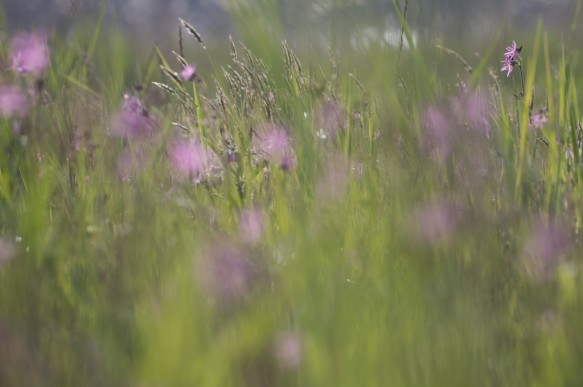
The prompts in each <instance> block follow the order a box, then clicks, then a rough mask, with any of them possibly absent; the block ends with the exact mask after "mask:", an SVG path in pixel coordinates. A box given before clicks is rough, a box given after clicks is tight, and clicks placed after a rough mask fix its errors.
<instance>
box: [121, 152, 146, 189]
mask: <svg viewBox="0 0 583 387" xmlns="http://www.w3.org/2000/svg"><path fill="white" fill-rule="evenodd" d="M147 160H148V156H147V153H146V152H145V150H144V149H141V148H137V149H135V150H133V151H132V150H131V149H129V148H126V149H124V150H123V152H122V153H121V155H120V156H119V158H118V159H117V175H118V177H119V178H120V179H121V180H122V181H124V182H129V181H132V179H133V178H134V176H135V175H136V172H139V170H140V169H141V167H142V166H143V165H144V163H146V162H147Z"/></svg>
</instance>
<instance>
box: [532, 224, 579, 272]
mask: <svg viewBox="0 0 583 387" xmlns="http://www.w3.org/2000/svg"><path fill="white" fill-rule="evenodd" d="M572 247H573V239H572V237H571V235H570V233H569V230H568V229H567V227H565V226H564V225H563V224H562V223H558V222H556V221H555V222H551V223H550V224H544V223H542V222H540V223H539V224H538V225H536V227H535V228H534V230H533V232H532V234H531V236H530V238H529V239H528V240H527V241H526V243H525V244H524V248H523V253H522V258H523V262H524V264H525V266H526V270H527V274H528V275H529V276H530V277H531V278H532V279H534V280H545V279H549V278H550V276H551V275H552V273H553V270H554V269H555V268H556V266H557V265H558V264H559V262H560V258H561V257H562V256H563V255H564V254H566V253H567V252H569V250H570V249H571V248H572Z"/></svg>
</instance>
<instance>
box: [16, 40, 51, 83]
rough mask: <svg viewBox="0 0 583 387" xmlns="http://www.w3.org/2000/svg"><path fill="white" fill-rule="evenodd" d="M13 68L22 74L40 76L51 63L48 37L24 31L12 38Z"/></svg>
mask: <svg viewBox="0 0 583 387" xmlns="http://www.w3.org/2000/svg"><path fill="white" fill-rule="evenodd" d="M10 50H11V56H12V68H13V69H14V70H16V71H18V72H19V73H21V74H32V75H34V76H36V77H38V76H40V75H41V74H42V73H43V71H45V69H46V68H47V67H48V65H49V49H48V47H47V39H46V36H45V35H44V34H40V33H22V34H19V35H16V36H14V37H13V38H12V39H11V40H10Z"/></svg>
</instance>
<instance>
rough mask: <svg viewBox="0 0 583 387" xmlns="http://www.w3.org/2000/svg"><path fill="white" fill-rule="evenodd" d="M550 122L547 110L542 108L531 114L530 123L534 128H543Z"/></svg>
mask: <svg viewBox="0 0 583 387" xmlns="http://www.w3.org/2000/svg"><path fill="white" fill-rule="evenodd" d="M547 122H549V118H548V117H547V115H546V111H545V110H543V109H540V110H539V111H538V112H536V113H535V114H533V115H532V116H530V124H531V125H532V127H533V128H534V129H542V128H544V127H545V125H546V124H547Z"/></svg>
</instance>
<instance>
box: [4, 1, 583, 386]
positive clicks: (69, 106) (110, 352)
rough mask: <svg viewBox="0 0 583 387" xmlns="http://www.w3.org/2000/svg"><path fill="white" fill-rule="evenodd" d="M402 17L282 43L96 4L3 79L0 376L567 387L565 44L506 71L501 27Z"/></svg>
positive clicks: (575, 235)
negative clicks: (481, 30)
mask: <svg viewBox="0 0 583 387" xmlns="http://www.w3.org/2000/svg"><path fill="white" fill-rule="evenodd" d="M271 11H274V10H271ZM271 11H270V12H271ZM274 12H275V11H274ZM274 14H276V12H275V13H274ZM274 14H272V13H268V14H267V16H265V17H266V18H273V17H274ZM242 15H243V16H242V17H244V14H242ZM405 19H406V18H405V17H404V16H403V15H401V22H402V25H403V27H404V39H407V40H408V45H407V47H408V48H403V49H401V50H399V49H398V48H391V47H386V46H382V45H380V44H379V45H378V46H370V47H367V48H363V49H361V50H355V49H353V48H349V47H348V48H342V47H338V48H337V50H331V51H330V52H329V53H323V54H322V53H321V52H320V53H314V52H312V53H311V54H310V55H308V54H305V56H302V54H301V52H304V50H306V47H302V46H300V47H299V48H297V50H294V48H293V47H292V45H291V44H288V43H286V42H283V43H282V42H280V41H277V40H276V39H274V38H273V37H271V36H268V34H267V33H266V31H265V30H263V29H262V28H263V27H262V28H259V27H258V28H257V29H255V30H254V29H253V26H249V25H247V26H244V27H242V29H241V31H242V32H241V34H242V36H243V38H242V39H241V41H238V40H237V39H233V38H231V39H229V38H227V37H225V39H224V40H223V41H220V40H219V41H213V42H204V43H205V44H206V47H202V46H201V45H200V42H198V41H197V39H195V37H193V36H191V35H189V34H188V30H189V28H194V27H192V26H189V25H188V23H187V22H186V23H185V22H178V21H177V26H178V25H181V26H182V27H181V28H182V30H181V31H182V35H181V40H180V43H179V42H178V41H176V42H173V43H172V44H173V45H172V47H166V46H163V45H157V46H153V47H152V49H151V50H150V51H148V52H147V53H146V54H145V55H141V54H140V55H138V54H136V52H135V50H133V48H132V45H131V42H129V41H127V40H126V39H125V38H124V36H123V35H122V34H121V33H119V32H118V31H116V30H115V29H105V28H102V26H103V19H100V20H98V21H97V22H96V24H95V26H94V27H91V28H85V29H82V28H80V29H78V30H77V32H76V33H75V34H71V35H70V36H69V37H68V38H66V39H65V38H63V37H58V36H52V37H51V38H50V39H49V40H48V47H49V50H50V57H51V60H50V66H49V67H48V68H47V69H46V70H45V71H44V72H43V74H42V76H32V75H30V74H19V73H18V72H17V71H14V70H13V69H9V70H6V71H3V72H2V73H1V74H0V79H1V82H0V84H2V85H3V86H7V85H16V86H17V87H18V88H20V89H22V90H24V91H26V95H27V99H28V107H29V109H27V112H26V114H24V115H19V116H18V117H15V116H14V115H11V114H7V113H6V110H0V111H2V112H4V113H3V115H5V117H3V118H1V120H0V147H1V152H0V242H1V243H0V384H1V385H3V386H23V385H26V386H37V385H38V386H41V385H42V386H45V385H51V386H52V385H54V386H93V385H95V386H103V385H107V386H118V385H119V386H127V385H135V386H192V385H196V386H231V385H232V386H356V385H366V386H467V385H480V386H482V385H483V386H523V385H524V386H539V385H540V386H558V385H569V386H571V385H572V386H576V385H581V384H583V376H582V374H581V372H580V364H581V361H583V331H581V327H582V326H583V313H582V312H581V310H582V307H583V272H582V266H581V265H582V262H581V253H580V251H581V242H580V229H581V215H582V214H581V211H582V209H583V202H582V201H581V195H582V194H583V185H582V184H583V183H582V179H583V174H582V170H583V169H582V168H583V164H582V163H583V161H582V157H583V155H582V146H581V142H582V134H583V133H582V131H583V128H582V127H581V111H582V110H581V109H582V106H581V102H580V98H579V94H578V90H577V86H578V81H579V80H580V79H581V77H582V76H583V74H582V70H581V64H580V53H581V51H580V50H579V49H578V48H577V46H576V44H575V40H574V39H569V38H568V36H566V37H565V39H564V40H563V41H562V42H561V43H557V42H558V41H559V39H558V38H557V37H556V36H555V35H554V34H553V33H552V32H550V31H546V30H545V29H544V28H543V26H542V24H539V26H538V27H537V29H536V31H530V32H532V33H531V34H526V33H525V34H524V35H523V36H524V39H518V38H514V39H516V40H517V41H519V43H520V44H519V45H522V47H523V48H522V51H521V52H520V60H519V63H520V65H519V64H518V61H517V63H516V64H515V65H514V71H513V73H512V74H510V76H509V77H506V76H505V73H502V72H501V71H500V67H501V64H500V61H501V60H502V59H503V57H504V47H505V46H506V45H508V44H509V43H510V41H511V40H512V39H513V37H512V36H510V37H507V36H505V35H504V34H502V33H501V32H498V33H496V34H495V35H494V37H493V39H492V40H491V41H490V42H489V43H488V44H487V45H483V46H482V48H483V49H482V52H483V54H480V55H478V56H477V57H474V56H473V51H470V50H468V51H467V52H462V51H461V50H460V51H453V50H450V49H447V42H441V43H440V44H441V48H438V47H435V45H434V44H433V43H431V42H423V41H420V42H418V43H417V44H416V43H415V41H414V40H413V38H412V35H411V32H410V30H409V28H408V26H407V23H406V20H405ZM271 21H272V22H273V23H274V24H273V25H272V26H271V27H270V28H273V29H275V30H280V29H281V26H278V25H277V21H273V20H271ZM12 50H13V49H12ZM171 50H173V51H174V54H172V53H171ZM306 51H307V50H306ZM12 55H13V53H12ZM10 56H11V47H10V43H9V39H6V40H2V41H0V58H2V62H3V63H6V64H7V65H6V66H3V67H4V68H7V67H10V60H11V59H10ZM189 63H196V64H197V65H198V67H197V69H196V76H195V77H192V79H190V78H189V79H185V77H184V76H181V71H182V70H183V69H184V67H185V65H187V64H189ZM519 67H520V68H519ZM519 70H520V71H519ZM521 72H522V74H523V80H521V77H520V74H521ZM38 78H42V79H43V83H42V84H39V83H38V81H37V79H38ZM523 85H524V86H523ZM124 94H126V95H125V97H124ZM1 103H3V102H2V99H1V98H0V104H1Z"/></svg>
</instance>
